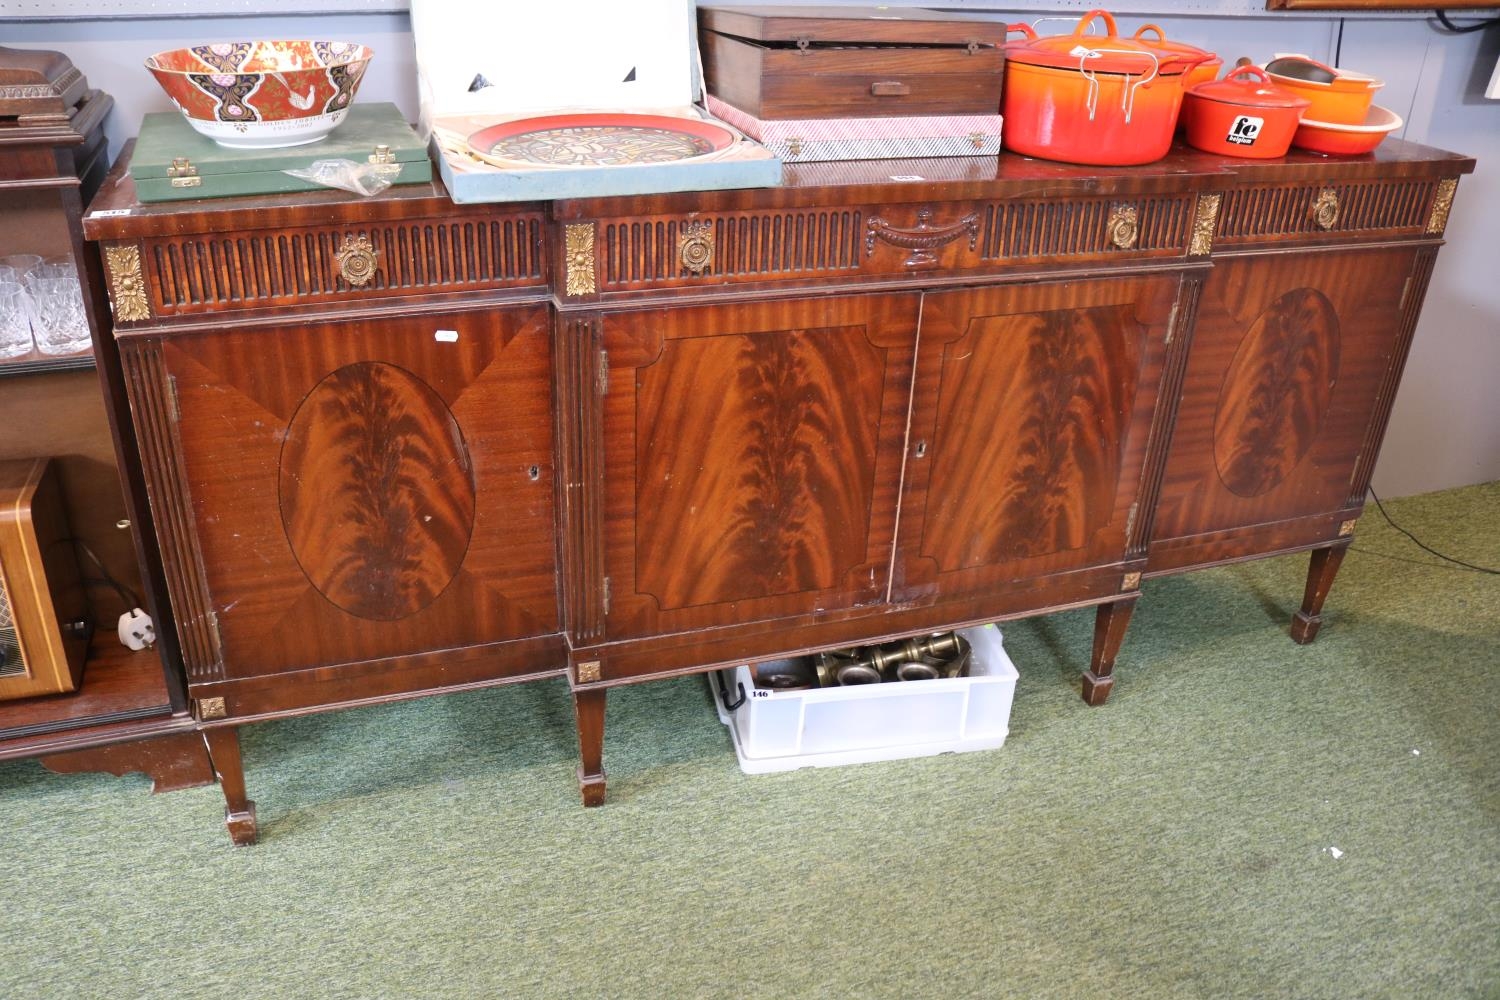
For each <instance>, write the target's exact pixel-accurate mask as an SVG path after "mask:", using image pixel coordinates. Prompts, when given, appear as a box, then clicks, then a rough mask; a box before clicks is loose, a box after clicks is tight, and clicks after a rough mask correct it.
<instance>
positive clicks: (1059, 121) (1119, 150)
mask: <svg viewBox="0 0 1500 1000" xmlns="http://www.w3.org/2000/svg"><path fill="white" fill-rule="evenodd" d="M1096 18H1099V19H1103V21H1104V24H1105V26H1106V28H1107V33H1106V34H1105V35H1102V36H1101V35H1088V34H1086V33H1085V32H1086V30H1087V29H1088V27H1089V25H1090V24H1091V23H1092V22H1093V21H1094V20H1095V19H1096ZM1011 30H1014V31H1021V32H1023V33H1024V34H1026V35H1027V36H1028V37H1027V38H1026V39H1024V40H1022V41H1017V42H1011V43H1008V44H1007V45H1006V47H1005V87H1004V89H1003V91H1002V97H1001V108H1002V114H1003V115H1004V117H1005V129H1004V131H1003V132H1002V133H1001V142H1002V143H1003V144H1004V146H1005V148H1006V149H1009V150H1011V151H1013V152H1016V153H1022V154H1024V155H1026V156H1039V157H1042V158H1043V159H1048V160H1061V161H1063V162H1065V163H1086V164H1097V165H1103V166H1125V165H1133V164H1139V163H1150V162H1152V161H1153V160H1159V159H1161V158H1162V157H1163V156H1165V155H1167V150H1168V149H1170V148H1171V146H1172V133H1173V131H1174V130H1175V128H1176V125H1177V112H1178V110H1179V109H1180V108H1181V106H1182V79H1183V74H1184V73H1186V72H1187V71H1188V70H1189V69H1192V68H1193V67H1194V66H1196V65H1198V64H1199V63H1201V62H1203V61H1204V60H1205V59H1206V58H1207V57H1208V55H1209V54H1208V53H1205V52H1202V51H1201V50H1197V54H1196V55H1192V54H1187V53H1181V52H1169V51H1156V50H1153V48H1152V47H1151V46H1149V45H1147V44H1146V43H1144V42H1140V41H1137V40H1135V39H1130V38H1121V37H1120V36H1119V33H1118V31H1117V30H1116V28H1115V19H1114V18H1113V17H1112V16H1110V14H1109V13H1108V12H1107V11H1102V10H1095V11H1090V12H1089V13H1088V14H1086V15H1084V17H1083V18H1082V19H1080V20H1079V22H1078V26H1077V27H1076V28H1074V30H1073V33H1072V34H1070V35H1055V36H1051V37H1046V38H1038V37H1036V35H1035V34H1034V33H1033V32H1032V30H1031V29H1030V28H1029V27H1027V26H1025V25H1013V26H1011Z"/></svg>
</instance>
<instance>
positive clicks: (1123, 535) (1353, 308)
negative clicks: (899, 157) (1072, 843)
mask: <svg viewBox="0 0 1500 1000" xmlns="http://www.w3.org/2000/svg"><path fill="white" fill-rule="evenodd" d="M1472 167H1473V163H1472V161H1471V160H1468V159H1465V158H1463V157H1459V156H1454V155H1451V154H1447V153H1442V152H1440V151H1437V150H1432V149H1426V148H1423V147H1419V146H1414V145H1409V144H1403V143H1400V142H1396V141H1389V142H1387V143H1385V144H1384V145H1383V146H1382V148H1381V150H1380V151H1379V152H1378V153H1377V154H1376V155H1374V156H1372V157H1367V158H1361V159H1357V160H1331V159H1325V158H1322V157H1316V156H1293V157H1290V158H1288V159H1287V160H1285V161H1276V162H1274V163H1268V164H1245V163H1238V162H1232V161H1227V160H1223V159H1219V158H1216V157H1211V156H1205V155H1201V154H1195V153H1191V152H1188V151H1178V152H1174V153H1173V154H1172V155H1171V156H1169V157H1168V158H1167V159H1166V160H1164V161H1162V162H1160V163H1157V164H1153V165H1151V166H1148V167H1136V168H1085V167H1073V166H1066V165H1061V164H1054V163H1045V162H1041V161H1035V160H1028V159H1025V158H1021V157H1011V156H1002V157H999V158H994V157H990V158H961V159H946V160H922V161H872V162H864V163H842V164H838V163H835V164H809V165H801V166H797V167H788V168H787V176H786V184H785V185H784V186H783V187H780V188H775V189H766V190H746V191H725V192H694V193H682V194H669V195H659V196H652V197H637V198H600V199H589V200H574V201H562V202H555V203H551V204H546V205H486V206H456V205H454V204H452V203H450V202H449V201H448V200H447V198H446V197H445V196H444V195H443V192H442V190H441V188H440V187H437V186H432V185H411V186H406V187H401V188H396V189H393V190H392V191H391V192H388V193H387V194H385V195H383V196H381V197H378V198H374V199H368V200H364V199H356V198H353V197H350V196H347V195H342V194H338V193H328V194H318V195H312V196H296V197H288V196H277V197H267V198H249V199H227V200H219V201H213V202H207V201H205V202H188V203H173V204H170V205H156V206H145V205H141V204H139V203H137V202H136V201H135V199H134V196H133V192H132V188H131V185H130V181H129V179H128V177H127V176H126V175H125V174H124V172H123V170H122V169H121V168H119V167H117V169H116V172H115V174H114V175H113V176H112V178H111V180H110V182H109V183H108V184H107V185H106V189H105V191H104V192H103V193H102V194H101V196H100V198H99V199H97V200H96V202H95V204H94V206H93V210H92V212H91V214H90V215H89V217H88V219H87V227H88V232H89V235H90V237H91V238H93V239H95V240H97V241H99V243H100V247H101V250H102V254H103V259H104V261H105V264H106V270H107V272H108V278H109V283H110V287H111V296H112V302H113V311H114V319H115V345H116V347H117V349H118V351H119V354H120V361H121V366H122V369H123V371H124V373H125V376H126V377H125V383H126V391H127V393H128V396H129V401H130V406H131V410H132V412H133V414H134V416H135V419H136V422H137V425H138V426H139V428H140V435H139V437H140V443H141V454H140V458H141V462H142V464H143V467H144V468H145V470H146V479H147V482H148V485H149V490H150V496H151V503H152V506H153V509H154V510H156V511H157V512H158V516H157V518H156V524H157V528H158V532H159V534H160V538H161V544H162V549H163V551H164V553H166V556H167V560H166V561H167V565H168V586H169V589H170V591H171V596H172V603H173V608H174V610H175V612H176V620H177V623H178V627H179V630H180V632H181V638H182V647H183V655H184V661H185V665H186V670H187V674H188V680H189V685H190V692H191V694H192V697H193V704H194V706H195V711H196V715H197V718H198V721H199V725H200V726H201V727H202V728H203V730H204V732H205V733H206V734H207V738H208V743H209V748H210V752H211V755H212V757H213V759H214V764H215V767H216V769H217V770H218V773H219V775H220V778H221V781H222V782H223V786H224V791H225V796H226V799H227V802H228V821H229V826H230V830H231V833H232V834H233V835H234V837H235V839H236V840H237V841H239V842H249V841H251V840H253V839H254V837H255V820H254V810H253V804H252V803H251V802H250V801H249V799H248V798H247V794H246V788H245V782H244V778H243V772H242V768H241V763H240V758H239V748H238V741H237V737H236V735H235V734H236V729H237V727H238V726H240V725H243V724H246V723H248V722H254V721H258V720H263V719H269V718H275V717H279V716H285V715H289V714H297V713H302V712H308V711H315V710H321V709H326V708H333V707H343V706H350V705H358V704H367V703H371V702H376V701H380V700H386V699H392V698H401V697H411V696H414V695H420V694H427V693H435V692H439V691H451V690H455V689H461V688H467V687H474V686H480V685H486V684H495V683H504V682H509V681H516V680H525V679H530V678H536V677H544V676H554V675H557V674H559V673H562V672H564V671H566V674H567V676H568V678H569V681H570V684H571V686H572V690H573V695H574V699H575V706H576V710H577V720H578V730H579V739H580V755H581V766H580V768H579V781H580V785H581V789H582V794H583V798H584V801H585V802H586V803H587V804H598V803H600V802H602V801H603V799H604V794H605V773H604V766H603V740H604V708H605V701H606V695H607V692H608V690H609V688H611V687H613V686H617V685H622V684H630V683H636V682H641V681H646V680H651V679H655V678H662V677H668V676H675V675H682V674H690V673H697V672H703V671H707V670H710V669H715V668H717V667H720V666H723V665H725V664H730V663H737V662H744V661H746V660H752V661H753V660H759V659H767V658H772V657H780V656H785V655H792V654H797V653H801V652H805V651H810V650H815V649H821V648H829V647H835V646H846V645H850V644H854V643H864V642H871V641H877V640H883V639H887V638H894V637H899V636H903V635H911V634H916V633H920V632H927V631H932V630H935V629H946V628H951V627H955V626H959V625H966V624H972V623H978V622H987V621H995V620H1000V619H1006V618H1015V617H1020V616H1025V615H1032V614H1037V613H1041V612H1046V611H1051V610H1057V609H1062V608H1076V607H1084V606H1094V607H1096V608H1097V609H1098V610H1097V625H1096V629H1095V637H1094V646H1093V650H1092V654H1091V657H1090V663H1089V667H1088V669H1087V671H1086V672H1085V673H1084V675H1083V680H1082V692H1083V696H1084V698H1085V699H1086V700H1087V701H1088V702H1089V703H1091V704H1100V703H1102V702H1103V701H1104V700H1105V699H1106V698H1107V697H1108V696H1109V693H1110V689H1111V686H1112V685H1113V682H1114V673H1113V668H1114V661H1115V657H1116V653H1117V652H1118V650H1119V648H1120V643H1121V641H1122V640H1123V637H1124V634H1125V628H1126V624H1127V622H1128V621H1129V617H1130V613H1131V610H1132V609H1133V607H1134V605H1135V603H1136V601H1137V599H1138V597H1139V593H1140V581H1141V578H1142V576H1143V575H1146V574H1155V573H1169V572H1178V571H1183V570H1187V569H1191V568H1195V567H1199V566H1205V565H1212V564H1216V563H1222V562H1226V561H1230V560H1235V559H1243V558H1251V557H1256V556H1261V555H1267V554H1272V553H1281V552H1291V551H1297V550H1311V551H1312V552H1313V553H1314V555H1313V563H1312V570H1311V573H1310V579H1309V584H1308V593H1307V597H1306V600H1305V602H1304V605H1303V607H1302V610H1301V611H1300V612H1299V614H1298V616H1297V623H1296V625H1295V626H1294V635H1295V636H1297V637H1298V638H1299V639H1302V640H1307V639H1310V638H1311V637H1312V634H1313V633H1314V632H1315V630H1316V627H1317V623H1318V620H1319V619H1318V615H1319V612H1320V610H1321V605H1322V601H1323V597H1324V595H1325V594H1326V592H1327V590H1328V586H1329V584H1330V582H1331V580H1332V576H1333V573H1334V571H1335V570H1336V569H1337V563H1338V559H1339V557H1340V555H1341V554H1342V552H1343V550H1344V548H1345V547H1346V546H1347V544H1348V540H1349V537H1350V532H1351V531H1352V526H1353V521H1354V520H1355V519H1356V518H1357V516H1358V513H1359V510H1360V507H1361V505H1362V498H1363V493H1364V487H1365V484H1366V483H1367V481H1368V478H1369V474H1370V469H1371V467H1372V466H1373V462H1374V457H1375V453H1376V451H1377V450H1378V446H1379V442H1380V438H1381V434H1382V432H1383V429H1384V423H1385V420H1386V417H1387V415H1388V414H1389V411H1390V405H1391V401H1392V396H1393V394H1394V391H1395V387H1396V384H1397V381H1398V379H1399V376H1400V371H1401V367H1402V364H1403V362H1404V359H1405V352H1406V348H1407V346H1408V344H1409V342H1410V338H1411V332H1412V329H1413V327H1414V325H1415V322H1416V318H1417V313H1418V310H1419V308H1420V304H1421V300H1422V296H1423V292H1424V290H1425V285H1426V280H1427V276H1428V275H1429V274H1430V272H1431V268H1432V263H1433V258H1434V256H1435V254H1436V251H1437V248H1438V246H1439V245H1440V244H1441V239H1442V231H1443V226H1444V223H1445V221H1446V218H1447V213H1448V211H1449V207H1450V205H1451V203H1452V199H1453V194H1454V189H1455V186H1456V181H1457V178H1458V177H1459V175H1461V174H1463V173H1464V172H1467V171H1469V170H1471V169H1472Z"/></svg>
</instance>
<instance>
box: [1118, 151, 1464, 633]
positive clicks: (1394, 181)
mask: <svg viewBox="0 0 1500 1000" xmlns="http://www.w3.org/2000/svg"><path fill="white" fill-rule="evenodd" d="M1416 167H1417V165H1416V164H1414V163H1412V162H1411V161H1407V160H1398V161H1396V162H1395V163H1393V164H1391V165H1389V166H1387V167H1386V169H1384V170H1383V171H1381V172H1380V175H1379V176H1377V177H1374V178H1370V177H1361V176H1354V177H1352V178H1347V179H1346V178H1343V177H1338V176H1334V177H1330V178H1319V179H1315V180H1306V179H1300V180H1299V179H1293V181H1292V182H1290V183H1288V182H1284V181H1281V180H1280V179H1278V178H1276V177H1275V175H1274V174H1269V173H1268V172H1266V171H1264V170H1261V169H1247V170H1245V171H1243V172H1242V179H1241V183H1240V184H1239V185H1237V186H1235V187H1233V188H1231V189H1229V190H1228V191H1226V192H1225V193H1224V195H1223V196H1222V198H1223V205H1222V207H1221V208H1220V209H1219V218H1218V219H1217V220H1216V233H1215V242H1216V248H1217V249H1216V254H1217V255H1218V256H1217V257H1216V260H1215V265H1214V269H1213V271H1212V273H1211V274H1210V275H1209V278H1208V281H1207V283H1206V284H1205V286H1204V290H1203V295H1202V297H1201V300H1200V303H1199V306H1198V312H1197V317H1196V320H1195V323H1194V334H1193V347H1192V352H1191V355H1190V357H1189V360H1188V368H1187V373H1186V376H1185V379H1184V382H1183V389H1182V402H1181V404H1180V406H1179V409H1178V413H1177V420H1176V430H1175V431H1174V436H1173V443H1172V450H1171V454H1170V456H1169V458H1168V462H1167V467H1166V472H1165V477H1164V480H1163V483H1162V489H1161V496H1160V500H1159V502H1158V504H1157V507H1156V515H1155V525H1154V529H1153V534H1152V541H1151V549H1150V561H1149V565H1148V572H1149V573H1150V574H1152V575H1156V574H1163V573H1173V572H1180V571H1183V570H1187V569H1193V568H1196V567H1200V566H1205V565H1214V564H1218V563H1224V562H1231V561H1234V560H1238V559H1245V558H1258V557H1261V556H1265V555H1271V554H1276V553H1284V552H1295V551H1299V550H1308V549H1311V550H1313V558H1312V565H1311V568H1310V572H1309V579H1308V586H1307V591H1306V596H1305V599H1304V602H1303V605H1302V607H1301V609H1300V610H1299V611H1298V613H1297V615H1296V616H1295V618H1294V620H1293V622H1292V636H1293V638H1294V639H1296V640H1297V641H1298V642H1310V641H1311V640H1312V639H1313V637H1314V636H1315V635H1316V633H1317V630H1318V628H1319V626H1320V624H1321V617H1320V612H1321V609H1322V604H1323V600H1324V598H1325V597H1326V596H1327V594H1328V588H1329V587H1330V586H1331V584H1332V581H1333V577H1334V574H1335V573H1336V572H1337V571H1338V565H1339V562H1340V560H1341V559H1342V558H1343V554H1344V551H1345V549H1347V547H1348V545H1349V543H1350V541H1351V539H1352V536H1353V531H1354V527H1355V522H1356V521H1357V519H1358V517H1359V514H1360V511H1361V510H1362V508H1363V507H1364V497H1365V491H1366V489H1367V488H1368V486H1369V483H1370V476H1371V474H1372V472H1373V470H1374V468H1375V459H1376V457H1377V456H1378V454H1379V449H1380V442H1381V439H1382V438H1383V436H1384V433H1385V425H1386V421H1387V419H1388V418H1389V416H1390V409H1391V404H1392V402H1393V401H1394V399H1395V392H1396V388H1397V386H1398V384H1399V382H1400V378H1401V370H1402V367H1403V366H1404V365H1405V362H1406V355H1407V351H1408V348H1409V347H1410V345H1411V338H1412V334H1413V332H1414V331H1415V329H1416V323H1417V317H1418V314H1419V312H1420V310H1421V304H1422V297H1423V294H1424V292H1425V290H1426V285H1427V280H1428V277H1429V276H1430V274H1431V273H1432V267H1433V263H1434V259H1435V257H1436V254H1437V238H1438V237H1439V236H1440V235H1441V233H1442V230H1443V227H1444V225H1445V223H1446V221H1447V216H1448V212H1449V211H1450V209H1451V205H1452V199H1453V194H1454V190H1455V185H1456V181H1455V180H1454V179H1453V178H1451V177H1442V176H1434V175H1433V174H1431V173H1430V172H1427V171H1423V170H1419V169H1416Z"/></svg>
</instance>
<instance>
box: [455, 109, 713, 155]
mask: <svg viewBox="0 0 1500 1000" xmlns="http://www.w3.org/2000/svg"><path fill="white" fill-rule="evenodd" d="M734 142H735V134H734V133H733V132H731V131H730V130H729V129H727V128H724V127H723V126H722V125H716V124H714V123H713V122H706V121H701V120H698V119H693V118H675V117H671V116H668V115H632V114H614V113H610V114H581V115H546V116H544V117H540V118H523V119H521V120H520V121H513V122H503V123H502V124H499V125H491V126H489V127H488V128H483V129H480V130H479V131H478V132H475V133H474V134H472V135H470V136H469V140H468V143H469V151H470V152H472V153H473V154H474V155H475V156H477V157H479V158H480V159H481V160H483V161H485V162H486V163H492V164H495V165H496V166H502V167H505V166H516V165H518V164H520V165H525V166H533V167H604V166H620V165H624V164H631V163H672V162H676V161H678V160H688V159H692V158H693V157H695V156H706V155H708V154H709V153H717V152H718V151H719V150H721V149H727V148H729V147H730V146H732V145H734Z"/></svg>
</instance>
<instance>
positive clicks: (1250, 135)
mask: <svg viewBox="0 0 1500 1000" xmlns="http://www.w3.org/2000/svg"><path fill="white" fill-rule="evenodd" d="M1265 123H1266V120H1265V119H1264V118H1251V117H1250V116H1249V115H1240V116H1239V117H1238V118H1236V119H1235V120H1234V124H1233V125H1231V126H1229V134H1228V135H1226V136H1225V137H1224V139H1225V141H1227V142H1232V143H1234V144H1235V145H1236V146H1253V145H1254V144H1255V138H1256V136H1258V135H1260V129H1261V126H1262V125H1264V124H1265Z"/></svg>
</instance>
